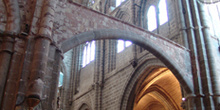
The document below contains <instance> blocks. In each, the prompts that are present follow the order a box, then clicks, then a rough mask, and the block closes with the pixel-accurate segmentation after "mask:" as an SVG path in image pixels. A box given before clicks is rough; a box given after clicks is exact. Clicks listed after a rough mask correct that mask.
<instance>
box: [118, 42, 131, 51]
mask: <svg viewBox="0 0 220 110" xmlns="http://www.w3.org/2000/svg"><path fill="white" fill-rule="evenodd" d="M131 44H132V42H131V41H124V40H118V42H117V53H119V52H122V51H123V50H124V49H125V48H126V47H129V46H130V45H131Z"/></svg>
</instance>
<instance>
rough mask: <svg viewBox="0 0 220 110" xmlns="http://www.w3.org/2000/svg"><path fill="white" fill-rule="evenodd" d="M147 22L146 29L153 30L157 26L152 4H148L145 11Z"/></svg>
mask: <svg viewBox="0 0 220 110" xmlns="http://www.w3.org/2000/svg"><path fill="white" fill-rule="evenodd" d="M147 20H148V22H147V24H148V30H149V31H153V30H154V29H156V28H157V18H156V10H155V7H154V6H150V8H149V10H148V13H147Z"/></svg>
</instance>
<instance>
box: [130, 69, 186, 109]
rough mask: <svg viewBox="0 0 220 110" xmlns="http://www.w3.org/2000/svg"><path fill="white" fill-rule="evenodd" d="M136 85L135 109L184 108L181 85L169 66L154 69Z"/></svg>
mask: <svg viewBox="0 0 220 110" xmlns="http://www.w3.org/2000/svg"><path fill="white" fill-rule="evenodd" d="M144 74H148V75H147V77H146V78H145V79H144V80H143V81H142V82H141V83H139V85H136V92H135V94H136V95H135V98H134V102H133V110H182V107H181V102H182V89H181V86H180V84H179V82H178V80H177V79H176V77H175V76H174V75H173V73H172V72H171V71H170V70H169V69H168V68H155V69H152V71H151V72H150V73H144Z"/></svg>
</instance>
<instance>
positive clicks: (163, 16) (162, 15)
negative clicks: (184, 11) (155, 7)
mask: <svg viewBox="0 0 220 110" xmlns="http://www.w3.org/2000/svg"><path fill="white" fill-rule="evenodd" d="M167 21H168V16H167V4H166V0H160V2H159V22H160V25H162V24H164V23H166V22H167Z"/></svg>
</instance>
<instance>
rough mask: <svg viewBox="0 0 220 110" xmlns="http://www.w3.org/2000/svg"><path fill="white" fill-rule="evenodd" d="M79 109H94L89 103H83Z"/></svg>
mask: <svg viewBox="0 0 220 110" xmlns="http://www.w3.org/2000/svg"><path fill="white" fill-rule="evenodd" d="M78 110H92V109H91V108H90V107H89V106H88V104H86V103H83V104H82V105H81V106H80V107H79V109H78Z"/></svg>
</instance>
